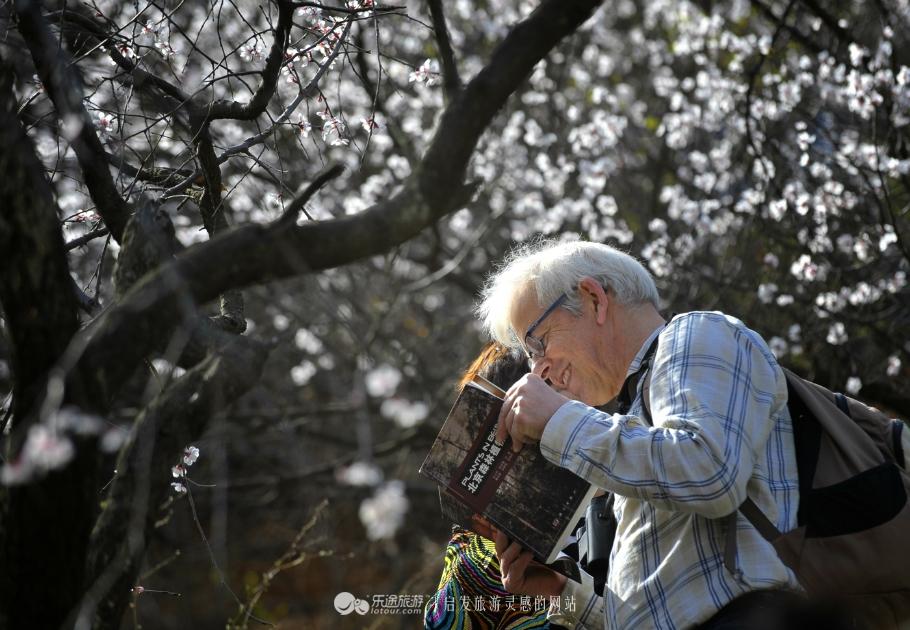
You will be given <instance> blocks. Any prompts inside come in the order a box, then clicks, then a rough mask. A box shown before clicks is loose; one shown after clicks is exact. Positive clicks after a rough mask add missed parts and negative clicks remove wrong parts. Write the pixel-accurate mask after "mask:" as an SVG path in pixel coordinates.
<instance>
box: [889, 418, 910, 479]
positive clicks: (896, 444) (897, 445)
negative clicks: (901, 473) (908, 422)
mask: <svg viewBox="0 0 910 630" xmlns="http://www.w3.org/2000/svg"><path fill="white" fill-rule="evenodd" d="M903 431H904V423H903V422H902V421H901V420H897V419H894V420H892V421H891V448H892V450H894V460H895V461H896V462H897V465H898V466H900V467H901V468H906V467H907V462H906V461H905V460H904V445H903V443H902V442H901V433H903Z"/></svg>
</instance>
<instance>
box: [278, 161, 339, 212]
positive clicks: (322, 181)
mask: <svg viewBox="0 0 910 630" xmlns="http://www.w3.org/2000/svg"><path fill="white" fill-rule="evenodd" d="M343 172H344V167H343V166H341V165H340V164H333V165H332V166H330V167H329V168H327V169H325V170H324V171H322V172H321V173H319V174H318V175H317V176H316V179H314V180H313V181H312V182H311V183H310V185H309V186H307V187H306V189H305V190H304V191H303V192H302V193H300V194H299V195H298V196H297V197H296V198H295V199H294V201H292V202H291V203H290V205H289V206H288V207H287V209H286V210H285V211H284V214H282V215H281V218H279V219H278V223H288V224H294V223H296V222H297V215H298V214H299V213H300V210H302V209H303V207H304V206H305V205H306V203H307V202H308V201H309V200H310V198H311V197H312V196H313V195H315V194H316V191H318V190H319V189H320V188H322V187H323V186H325V185H326V184H327V183H329V182H330V181H332V180H333V179H335V178H336V177H338V176H339V175H341V174H342V173H343Z"/></svg>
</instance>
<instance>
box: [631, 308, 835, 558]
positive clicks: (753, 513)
mask: <svg viewBox="0 0 910 630" xmlns="http://www.w3.org/2000/svg"><path fill="white" fill-rule="evenodd" d="M671 319H672V318H671ZM659 338H660V334H658V335H657V336H655V337H654V341H652V342H651V345H650V346H649V347H648V350H647V351H646V352H645V356H644V357H642V360H641V365H640V366H639V368H638V370H637V371H635V372H633V373H632V374H630V375H629V376H628V377H626V381H625V382H624V383H623V386H622V389H621V390H620V392H619V396H618V397H617V403H618V405H619V409H618V413H621V414H625V413H628V412H629V408H630V407H631V406H632V401H633V400H635V394H636V393H637V392H638V384H639V383H640V382H641V379H642V378H645V379H647V380H645V382H644V384H643V385H642V399H641V403H642V420H644V421H645V422H646V423H647V424H648V425H650V426H654V420H653V417H652V416H651V401H650V400H649V398H650V396H649V394H650V389H651V387H650V385H651V374H650V372H651V359H652V358H653V357H654V354H655V352H656V351H657V342H658V339H659ZM788 387H789V384H788ZM841 398H844V397H843V396H841ZM840 404H841V403H840V401H838V405H840ZM843 404H844V405H846V404H847V401H846V398H844V400H843ZM846 413H847V414H848V415H849V411H846ZM737 514H742V515H743V516H745V517H746V519H747V520H748V521H749V523H751V524H752V526H753V527H754V528H755V529H756V530H758V533H759V534H761V535H762V537H763V538H764V539H765V540H767V541H769V542H772V541H774V540H775V539H776V538H778V537H779V536H780V535H781V532H780V530H778V529H777V527H775V526H774V523H772V522H771V521H770V520H769V519H768V517H767V516H765V514H764V512H762V511H761V508H760V507H758V505H756V503H755V502H754V501H753V500H752V499H750V498H749V497H746V500H745V501H743V503H742V505H740V506H739V509H738V510H737V511H736V512H733V513H732V514H729V515H728V516H726V517H723V520H724V521H725V523H726V527H727V531H726V545H725V546H724V565H725V566H726V567H727V570H729V571H730V572H731V573H736V572H737V566H736V550H737V544H736V538H737V536H736V519H737Z"/></svg>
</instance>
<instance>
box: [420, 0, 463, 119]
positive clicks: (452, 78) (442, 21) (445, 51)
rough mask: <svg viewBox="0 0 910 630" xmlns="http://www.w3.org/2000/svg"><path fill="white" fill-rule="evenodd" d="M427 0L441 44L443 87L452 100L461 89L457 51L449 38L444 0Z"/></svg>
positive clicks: (437, 41)
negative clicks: (443, 5)
mask: <svg viewBox="0 0 910 630" xmlns="http://www.w3.org/2000/svg"><path fill="white" fill-rule="evenodd" d="M427 1H428V4H429V5H430V15H431V16H432V18H433V30H434V31H435V33H436V43H437V44H438V45H439V56H440V57H441V58H442V87H443V89H444V90H445V95H446V99H447V100H448V101H450V102H451V101H452V100H453V99H454V98H455V96H456V95H457V93H458V90H460V89H461V79H460V78H459V76H458V65H457V64H456V63H455V52H454V51H453V50H452V40H451V39H449V29H448V27H447V26H446V18H445V14H444V13H443V10H442V1H441V0H427Z"/></svg>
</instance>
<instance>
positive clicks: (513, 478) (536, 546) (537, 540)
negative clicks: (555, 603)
mask: <svg viewBox="0 0 910 630" xmlns="http://www.w3.org/2000/svg"><path fill="white" fill-rule="evenodd" d="M504 396H505V392H504V391H502V389H500V388H499V387H497V386H496V385H494V384H493V383H490V382H489V381H487V380H486V379H484V378H483V377H480V376H476V377H475V378H474V379H473V380H472V381H471V382H469V383H467V384H466V385H465V386H464V387H463V388H462V390H461V392H460V393H459V395H458V398H457V399H456V400H455V403H454V405H452V409H451V411H450V412H449V415H448V416H447V417H446V420H445V422H444V423H443V425H442V428H441V429H440V431H439V434H438V435H437V437H436V440H435V441H434V442H433V445H432V447H431V448H430V451H429V453H428V454H427V456H426V459H425V460H424V462H423V464H422V465H421V467H420V474H422V475H424V476H425V477H428V478H430V479H432V480H433V481H435V482H436V483H437V484H438V485H439V486H440V508H441V510H442V513H443V516H445V517H446V518H448V519H450V520H452V521H453V522H455V523H457V524H458V525H460V526H462V527H465V528H467V529H470V530H472V531H475V532H477V533H479V534H481V535H484V536H486V537H489V528H488V524H492V525H493V526H494V527H496V528H497V529H499V530H500V531H502V532H503V533H505V534H506V535H507V536H508V537H509V539H510V540H513V541H516V542H518V543H519V544H520V545H521V546H522V547H524V548H525V549H527V550H529V551H531V552H532V553H533V555H534V559H535V560H536V561H538V562H540V563H541V564H545V565H548V566H550V567H551V568H553V569H554V570H556V571H559V572H560V573H562V574H563V575H566V576H567V577H569V578H571V579H573V580H575V581H579V582H580V581H581V578H580V576H579V573H578V566H577V564H576V563H575V562H574V560H567V559H565V558H562V559H558V556H559V552H560V551H561V550H562V549H563V548H564V547H565V546H566V545H568V544H569V543H570V542H572V540H573V538H572V533H573V531H574V530H575V528H576V526H577V524H578V521H579V519H580V518H582V517H583V516H584V515H585V510H586V509H587V507H588V504H589V503H590V502H591V498H592V497H593V496H594V493H595V491H596V488H594V487H593V486H591V484H589V483H588V482H587V481H585V480H584V479H582V478H581V477H578V476H577V475H575V474H574V473H573V472H571V471H569V470H566V469H564V468H560V467H559V466H556V465H554V464H552V463H550V462H549V461H547V460H546V459H545V458H544V456H543V455H542V454H541V452H540V449H539V448H538V447H537V445H534V444H526V445H525V446H524V447H523V448H522V449H521V450H520V451H518V452H517V453H515V452H514V451H513V450H512V444H511V439H510V438H507V439H506V441H505V443H504V444H499V443H498V442H496V426H497V421H498V419H499V410H500V409H501V408H502V402H503V397H504Z"/></svg>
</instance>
